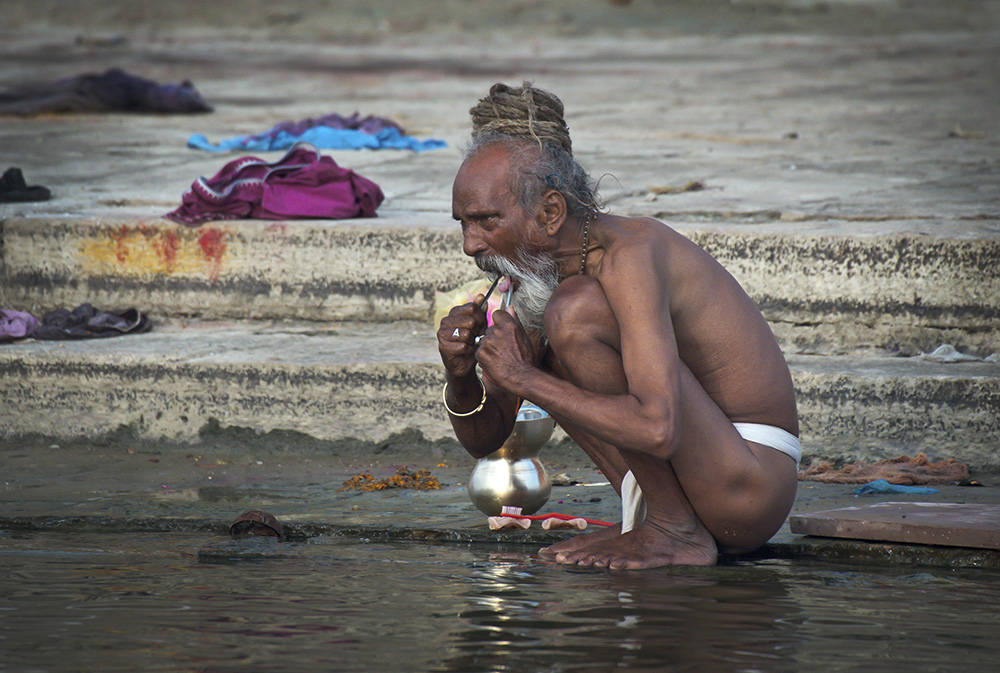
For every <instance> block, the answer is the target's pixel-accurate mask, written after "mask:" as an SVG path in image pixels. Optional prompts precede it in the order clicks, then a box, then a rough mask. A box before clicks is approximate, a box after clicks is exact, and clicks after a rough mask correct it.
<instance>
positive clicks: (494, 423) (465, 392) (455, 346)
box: [437, 295, 518, 458]
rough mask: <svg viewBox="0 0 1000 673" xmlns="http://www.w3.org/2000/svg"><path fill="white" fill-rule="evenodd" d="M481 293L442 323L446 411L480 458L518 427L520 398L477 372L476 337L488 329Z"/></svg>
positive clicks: (457, 433) (464, 442) (440, 337)
mask: <svg viewBox="0 0 1000 673" xmlns="http://www.w3.org/2000/svg"><path fill="white" fill-rule="evenodd" d="M481 299H482V295H480V296H478V297H476V299H475V300H474V301H472V302H470V303H468V304H465V305H464V306H457V307H455V308H453V309H452V310H451V312H450V313H449V314H448V315H447V316H445V318H444V319H442V320H441V325H440V326H439V327H438V332H437V338H438V351H439V352H440V353H441V360H442V362H443V363H444V367H445V386H444V390H443V391H442V401H443V402H444V405H445V408H446V413H447V414H448V418H449V420H450V421H451V425H452V427H453V428H454V429H455V436H456V437H457V438H458V441H459V442H461V444H462V446H464V447H465V449H466V450H467V451H468V452H469V453H470V454H472V455H473V456H474V457H476V458H481V457H483V456H485V455H487V454H490V453H492V452H493V451H496V450H497V449H499V448H500V446H501V445H503V443H504V441H505V440H506V439H507V437H508V436H509V435H510V433H511V431H512V430H513V429H514V420H515V418H516V416H517V403H518V400H517V398H516V397H515V396H513V395H511V394H510V393H507V392H505V391H503V390H501V389H500V388H499V387H497V386H495V385H493V384H492V383H491V382H490V381H489V380H488V379H485V380H484V379H483V378H481V377H480V376H479V374H478V373H477V372H476V364H477V363H476V343H475V338H476V337H477V336H480V335H482V334H483V332H485V331H486V313H485V311H483V309H481V308H479V306H478V303H479V301H481Z"/></svg>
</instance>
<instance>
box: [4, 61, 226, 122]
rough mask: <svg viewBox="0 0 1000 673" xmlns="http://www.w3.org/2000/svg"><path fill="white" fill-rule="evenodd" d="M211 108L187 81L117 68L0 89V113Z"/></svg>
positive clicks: (25, 113)
mask: <svg viewBox="0 0 1000 673" xmlns="http://www.w3.org/2000/svg"><path fill="white" fill-rule="evenodd" d="M211 111H212V106H211V105H209V104H208V103H206V102H205V99H203V98H202V97H201V94H199V93H198V91H197V90H196V89H195V88H194V85H193V84H191V82H189V81H186V80H185V81H183V82H181V83H180V84H158V83H156V82H154V81H152V80H148V79H144V78H142V77H136V76H135V75H130V74H128V73H127V72H125V71H123V70H120V69H118V68H111V69H110V70H107V71H105V72H103V73H101V74H100V75H93V74H87V75H77V76H75V77H69V78H66V79H61V80H58V81H56V82H43V83H34V84H22V85H20V86H16V87H13V88H10V89H7V90H5V91H0V114H17V115H25V116H27V115H35V114H42V113H51V112H211Z"/></svg>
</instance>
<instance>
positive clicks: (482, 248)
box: [462, 230, 486, 257]
mask: <svg viewBox="0 0 1000 673" xmlns="http://www.w3.org/2000/svg"><path fill="white" fill-rule="evenodd" d="M462 252H464V253H465V254H466V255H468V256H469V257H475V256H476V255H478V254H479V253H481V252H486V244H485V243H484V242H483V239H481V238H480V237H478V236H476V235H475V234H473V233H472V232H471V231H468V230H466V231H465V232H464V233H463V234H462Z"/></svg>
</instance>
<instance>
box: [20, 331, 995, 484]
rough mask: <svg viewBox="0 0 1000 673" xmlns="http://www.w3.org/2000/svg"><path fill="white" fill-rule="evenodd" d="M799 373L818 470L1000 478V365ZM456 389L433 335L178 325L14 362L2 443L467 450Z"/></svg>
mask: <svg viewBox="0 0 1000 673" xmlns="http://www.w3.org/2000/svg"><path fill="white" fill-rule="evenodd" d="M788 361H789V365H790V367H791V370H792V376H793V379H794V381H795V385H796V388H797V391H798V401H799V412H800V418H801V432H802V443H803V453H804V456H805V459H806V460H807V461H817V460H847V461H853V460H882V459H886V458H892V457H896V456H898V455H901V454H908V455H914V454H916V453H917V452H923V453H926V454H927V455H928V456H929V457H931V458H934V459H938V458H955V459H958V460H960V461H962V462H965V463H967V464H969V465H970V467H972V468H973V469H974V470H983V471H996V470H998V469H1000V452H998V451H997V448H998V447H1000V364H997V363H995V362H985V361H979V362H956V363H948V364H946V363H941V362H934V361H931V360H929V359H926V358H920V357H916V358H901V357H897V358H886V357H875V356H870V357H862V356H816V355H791V356H788ZM442 381H443V375H442V369H441V364H440V361H439V359H438V355H437V352H436V349H435V342H434V335H433V330H432V329H431V327H430V325H428V324H427V323H426V322H419V321H396V322H390V323H383V324H372V323H357V322H341V323H333V324H317V323H313V322H295V321H281V322H198V323H179V322H173V323H170V324H166V325H160V326H158V329H157V330H155V331H153V332H150V333H147V334H137V335H127V336H122V337H117V338H112V339H104V340H88V341H77V342H31V341H26V342H19V343H15V344H11V345H7V346H4V347H2V348H0V441H2V443H3V444H6V445H8V446H10V445H18V444H23V443H24V442H27V441H34V440H38V439H42V440H44V441H51V442H84V443H95V442H99V443H101V442H103V443H106V442H113V441H122V442H128V443H133V444H139V443H141V444H144V445H150V444H155V445H162V446H164V447H171V446H172V447H186V448H187V449H188V450H189V449H190V448H191V447H193V446H199V445H201V446H204V445H206V444H214V443H218V442H228V443H229V444H232V443H233V442H236V443H237V444H238V443H240V442H245V443H246V445H247V446H248V447H249V446H251V445H253V447H254V448H255V450H257V448H258V447H261V446H262V447H264V448H265V449H267V450H276V451H277V450H285V449H290V448H296V447H299V448H301V447H312V448H313V449H317V450H322V451H336V445H337V444H338V443H342V442H351V443H355V444H356V443H369V444H371V445H372V447H373V451H377V450H378V447H379V446H381V445H385V444H386V443H389V444H391V443H392V442H416V443H421V442H435V441H439V440H448V439H449V438H451V437H452V435H451V430H450V426H449V424H448V421H447V418H446V415H445V412H444V410H443V409H442V407H441V397H440V395H441V384H442ZM418 433H419V434H418ZM451 441H453V440H451Z"/></svg>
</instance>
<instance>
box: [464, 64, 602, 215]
mask: <svg viewBox="0 0 1000 673" xmlns="http://www.w3.org/2000/svg"><path fill="white" fill-rule="evenodd" d="M469 113H470V114H471V115H472V143H471V145H470V146H469V148H468V150H467V151H466V153H465V156H466V158H469V157H472V156H475V155H476V154H478V153H479V152H481V151H482V150H483V149H485V148H487V147H492V146H494V145H502V146H503V147H505V148H506V149H507V150H508V152H509V153H510V156H511V162H512V170H511V176H512V180H513V181H514V183H515V184H512V185H511V190H512V191H513V192H514V194H520V195H521V196H520V203H521V207H522V208H524V209H525V210H531V209H533V208H534V207H535V206H536V205H538V203H539V202H540V201H541V198H542V195H543V194H544V193H545V192H547V191H548V190H549V189H555V190H556V191H558V192H559V193H560V194H562V195H563V197H564V198H565V199H566V205H567V208H568V210H569V214H570V215H573V216H578V217H582V216H584V215H585V214H586V213H589V212H591V211H593V210H597V209H598V208H599V207H600V204H599V203H598V201H597V194H596V188H595V186H594V184H593V182H592V181H591V179H590V176H589V175H588V174H587V171H585V170H584V169H583V167H582V166H580V164H579V163H577V161H576V159H575V158H573V143H572V141H571V140H570V137H569V127H568V126H567V125H566V121H565V120H564V119H563V104H562V101H560V100H559V99H558V98H557V97H556V96H555V95H554V94H551V93H549V92H548V91H543V90H541V89H536V88H535V87H533V86H531V83H530V82H525V83H524V84H523V85H522V86H520V87H516V88H515V87H509V86H507V85H506V84H499V83H498V84H494V85H493V86H492V87H490V93H489V95H488V96H486V97H485V98H483V99H482V100H480V101H479V103H478V104H477V105H476V106H475V107H473V108H472V109H471V110H469Z"/></svg>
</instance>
